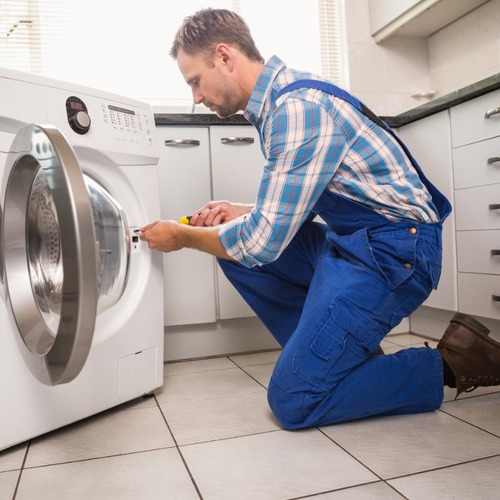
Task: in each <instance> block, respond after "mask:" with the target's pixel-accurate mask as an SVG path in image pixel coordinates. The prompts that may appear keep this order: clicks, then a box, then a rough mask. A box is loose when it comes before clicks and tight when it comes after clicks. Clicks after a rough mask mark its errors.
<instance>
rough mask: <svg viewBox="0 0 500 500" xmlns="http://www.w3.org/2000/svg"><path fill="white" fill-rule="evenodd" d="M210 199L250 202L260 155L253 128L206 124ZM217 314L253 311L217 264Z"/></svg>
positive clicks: (228, 316)
mask: <svg viewBox="0 0 500 500" xmlns="http://www.w3.org/2000/svg"><path fill="white" fill-rule="evenodd" d="M210 144H211V160H212V184H213V199H214V200H231V201H235V202H240V203H253V202H254V201H255V195H256V193H257V187H258V185H259V180H260V175H261V172H262V167H263V165H264V156H263V155H262V152H261V150H260V142H259V136H258V133H257V131H256V130H255V128H254V127H252V126H249V127H246V126H233V127H231V126H223V127H220V126H212V127H210ZM217 287H218V297H219V318H220V319H231V318H241V317H247V316H251V315H253V314H254V313H253V311H252V310H251V309H250V307H249V306H248V305H247V303H246V302H245V301H244V300H243V299H242V298H241V296H240V295H239V294H238V293H236V291H235V289H234V287H233V285H231V283H230V282H229V281H228V279H227V278H226V277H225V276H224V273H223V272H222V271H221V270H220V268H219V267H217Z"/></svg>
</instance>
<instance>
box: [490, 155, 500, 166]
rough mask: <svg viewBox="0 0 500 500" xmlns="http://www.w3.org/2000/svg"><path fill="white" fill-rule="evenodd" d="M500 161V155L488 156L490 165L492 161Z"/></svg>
mask: <svg viewBox="0 0 500 500" xmlns="http://www.w3.org/2000/svg"><path fill="white" fill-rule="evenodd" d="M499 161H500V156H492V157H491V158H488V165H491V164H492V163H498V162H499Z"/></svg>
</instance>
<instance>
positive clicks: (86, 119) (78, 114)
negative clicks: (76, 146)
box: [66, 96, 91, 135]
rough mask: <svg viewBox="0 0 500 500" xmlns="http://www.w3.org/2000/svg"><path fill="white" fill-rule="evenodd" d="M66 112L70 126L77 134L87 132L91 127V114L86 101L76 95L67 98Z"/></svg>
mask: <svg viewBox="0 0 500 500" xmlns="http://www.w3.org/2000/svg"><path fill="white" fill-rule="evenodd" d="M66 114H67V116H68V123H69V126H70V127H71V128H72V129H73V130H74V131H75V132H76V133H77V134H82V135H83V134H86V133H87V132H88V131H89V129H90V124H91V120H90V116H89V113H88V111H87V106H85V103H84V102H83V101H82V100H81V99H80V98H79V97H76V96H71V97H68V99H67V100H66Z"/></svg>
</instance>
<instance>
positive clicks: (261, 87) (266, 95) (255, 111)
mask: <svg viewBox="0 0 500 500" xmlns="http://www.w3.org/2000/svg"><path fill="white" fill-rule="evenodd" d="M285 68H286V66H285V63H284V62H283V61H282V60H281V59H280V58H279V57H278V56H272V57H271V59H269V61H267V63H266V64H265V65H264V68H263V69H262V72H261V73H260V75H259V78H258V79H257V83H256V84H255V87H254V89H253V91H252V94H251V96H250V99H249V101H248V105H247V107H246V109H245V111H244V114H243V115H244V116H245V118H246V119H247V120H248V121H249V122H250V123H252V124H253V125H255V126H256V127H258V126H259V124H260V122H261V120H262V114H263V111H264V106H265V104H266V103H267V102H269V100H270V94H271V90H272V86H273V83H274V81H275V80H276V77H277V76H278V73H280V72H281V71H282V70H283V69H285Z"/></svg>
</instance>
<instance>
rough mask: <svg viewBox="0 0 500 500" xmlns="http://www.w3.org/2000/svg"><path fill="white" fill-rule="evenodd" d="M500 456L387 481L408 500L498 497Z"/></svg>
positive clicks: (468, 499)
mask: <svg viewBox="0 0 500 500" xmlns="http://www.w3.org/2000/svg"><path fill="white" fill-rule="evenodd" d="M499 470H500V457H494V458H490V459H486V460H479V461H477V462H471V463H467V464H463V465H457V466H455V467H447V468H445V469H440V470H436V471H432V472H426V473H424V474H418V475H415V476H408V477H402V478H400V479H393V480H391V481H388V482H389V484H391V485H392V486H394V488H396V489H397V490H398V491H400V492H401V493H402V494H403V495H405V496H406V498H408V499H409V500H429V499H430V498H438V499H439V500H448V499H449V500H452V499H453V500H471V499H476V498H477V499H481V500H497V499H498V498H499V492H500V475H499V474H498V471H499Z"/></svg>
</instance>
